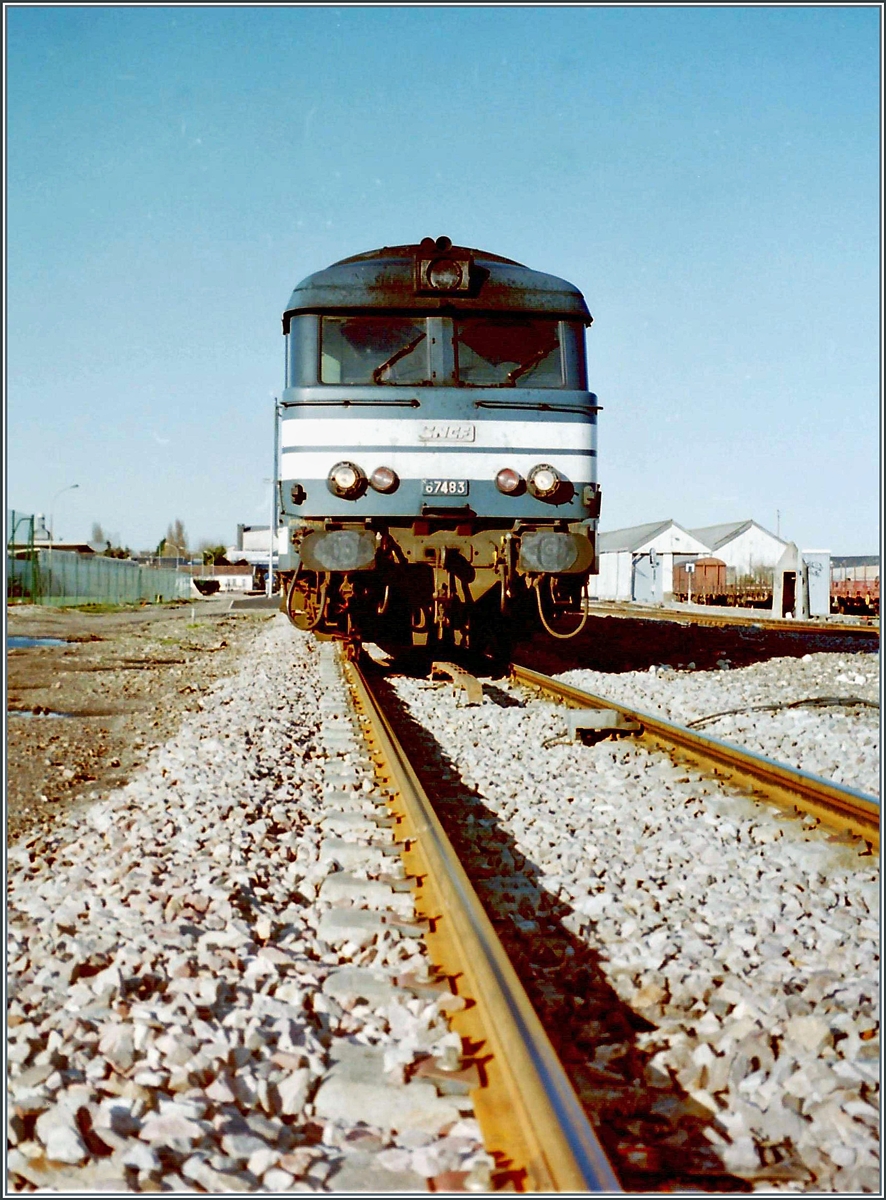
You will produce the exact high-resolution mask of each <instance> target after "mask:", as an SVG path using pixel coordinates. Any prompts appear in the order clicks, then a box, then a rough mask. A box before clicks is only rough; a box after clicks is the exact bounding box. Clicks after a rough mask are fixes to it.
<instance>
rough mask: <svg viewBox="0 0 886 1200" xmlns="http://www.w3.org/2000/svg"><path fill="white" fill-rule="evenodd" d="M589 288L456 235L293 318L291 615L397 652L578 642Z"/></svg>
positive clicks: (376, 264)
mask: <svg viewBox="0 0 886 1200" xmlns="http://www.w3.org/2000/svg"><path fill="white" fill-rule="evenodd" d="M591 320H592V318H591V315H590V313H589V312H588V308H587V305H586V304H585V301H584V298H583V297H582V295H581V293H580V292H579V291H578V289H577V288H575V287H573V286H572V284H569V283H567V282H566V281H565V280H563V279H558V278H556V277H555V276H553V275H546V274H542V273H541V272H538V271H533V270H530V269H529V268H527V267H525V266H523V265H522V264H520V263H517V262H514V261H512V260H511V259H508V258H503V257H501V256H499V255H497V254H490V253H488V252H486V251H484V250H476V249H470V248H468V247H464V246H455V245H453V244H452V242H451V241H450V239H449V238H445V237H439V238H436V239H431V238H425V239H424V240H423V241H422V242H420V243H418V244H414V245H406V246H394V247H385V248H383V249H380V250H371V251H369V252H367V253H365V254H358V255H355V256H354V257H352V258H345V259H342V260H341V261H340V262H337V263H334V264H333V265H332V266H330V267H327V268H326V269H325V270H323V271H319V272H317V273H315V274H313V275H310V276H308V278H307V279H304V280H303V281H302V282H301V283H299V284H298V286H297V287H296V288H295V290H294V291H293V293H292V297H291V298H290V301H289V304H288V306H287V308H286V311H285V312H284V314H283V334H284V337H285V341H286V380H285V390H284V392H283V397H282V403H281V406H280V425H279V439H280V448H279V459H278V485H277V486H278V489H279V491H278V500H279V504H280V513H281V524H282V525H284V526H285V527H286V530H287V547H286V552H285V553H284V554H282V555H281V556H280V562H279V572H280V577H281V596H282V605H283V606H284V607H285V610H286V612H287V613H288V615H289V617H290V619H291V620H292V621H293V623H294V624H295V625H296V626H298V627H299V628H300V629H311V630H314V631H315V632H316V633H317V634H319V635H320V636H321V637H322V636H325V637H339V638H344V639H347V640H349V641H352V642H354V643H359V642H360V641H371V642H375V643H377V644H379V645H380V646H382V647H383V648H385V649H386V650H388V651H389V652H393V653H397V652H398V651H402V650H404V649H407V648H409V647H417V646H434V647H436V646H438V645H439V646H446V645H454V646H462V647H465V648H474V649H479V648H487V649H488V648H499V647H501V648H504V644H505V643H506V640H507V637H508V635H509V634H511V635H513V634H514V633H516V632H517V631H518V630H521V631H522V630H524V629H525V627H526V625H527V623H528V624H529V625H536V626H537V625H538V624H541V625H542V626H543V627H544V628H546V629H548V631H549V632H550V633H552V634H553V635H554V636H560V637H563V636H571V635H572V634H573V633H575V632H577V631H578V628H579V626H580V625H581V623H582V621H583V617H582V605H581V600H582V596H583V595H584V594H585V591H586V584H587V578H588V575H589V573H591V572H593V571H595V570H596V545H595V543H596V530H597V518H598V516H599V512H600V487H599V484H598V482H597V471H596V455H597V446H596V432H597V412H598V408H599V406H598V404H597V398H596V396H595V395H594V393H593V392H589V391H588V390H587V366H586V359H585V328H586V327H588V326H589V325H590V324H591Z"/></svg>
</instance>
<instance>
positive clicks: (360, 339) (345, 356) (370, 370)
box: [320, 317, 430, 384]
mask: <svg viewBox="0 0 886 1200" xmlns="http://www.w3.org/2000/svg"><path fill="white" fill-rule="evenodd" d="M429 378H430V372H429V370H428V339H427V336H426V330H425V321H424V318H422V317H324V318H323V324H322V333H321V346H320V381H321V383H352V384H363V383H407V384H408V383H413V384H414V383H425V382H427V381H428V380H429Z"/></svg>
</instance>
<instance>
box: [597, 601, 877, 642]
mask: <svg viewBox="0 0 886 1200" xmlns="http://www.w3.org/2000/svg"><path fill="white" fill-rule="evenodd" d="M588 615H589V616H592V617H630V618H633V619H636V620H638V621H674V622H676V623H677V624H679V625H737V626H751V627H753V628H756V629H768V630H776V631H777V632H778V633H797V634H807V633H815V634H825V635H826V634H832V635H839V636H841V637H842V636H844V635H850V636H855V637H857V638H859V639H860V640H862V641H870V642H873V641H879V639H880V619H879V617H865V618H863V620H862V621H860V622H859V623H858V624H856V623H854V622H849V621H839V620H836V619H834V618H832V617H831V618H822V619H819V620H816V621H794V620H786V619H785V618H784V617H773V616H772V614H771V613H770V612H769V610H768V609H759V610H757V609H753V610H749V609H728V610H724V609H722V608H721V609H713V610H712V611H710V612H704V611H702V610H701V609H700V608H692V609H690V608H655V607H648V606H643V605H640V604H628V603H626V602H619V601H610V602H606V601H599V600H592V601H591V602H590V604H589V605H588Z"/></svg>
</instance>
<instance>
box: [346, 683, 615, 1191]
mask: <svg viewBox="0 0 886 1200" xmlns="http://www.w3.org/2000/svg"><path fill="white" fill-rule="evenodd" d="M345 672H346V678H347V679H348V682H349V683H350V685H351V688H352V691H353V694H354V697H355V700H356V704H357V709H358V713H359V714H360V720H361V722H362V724H363V726H364V734H365V736H366V738H367V740H368V742H369V744H370V746H371V747H372V751H373V754H374V757H375V759H376V764H377V765H376V771H377V774H378V776H379V779H380V781H381V783H382V785H383V786H384V787H385V788H386V789H387V790H388V792H389V794H390V796H391V804H392V807H393V810H394V812H395V813H396V815H397V820H398V831H397V837H398V840H402V841H403V842H404V843H405V845H406V850H405V852H404V862H405V865H406V869H407V873H408V875H409V876H410V877H412V878H413V879H414V880H416V890H415V894H414V900H415V904H416V909H417V912H418V914H419V915H420V917H421V919H423V920H424V921H426V922H427V923H428V932H427V934H426V939H425V940H426V943H427V946H428V950H429V953H430V955H431V958H432V961H433V963H434V965H435V967H436V968H437V970H438V971H439V972H440V974H441V976H445V977H448V978H449V979H451V980H453V981H454V983H455V986H456V988H457V994H459V995H460V996H462V997H464V998H465V999H466V1000H467V1001H468V1002H469V1003H468V1005H467V1006H466V1007H465V1008H464V1009H462V1010H461V1011H460V1012H458V1013H456V1014H455V1016H454V1017H453V1018H452V1023H453V1027H454V1028H456V1029H457V1030H458V1032H459V1033H460V1034H461V1036H462V1039H463V1042H464V1044H466V1045H471V1046H473V1047H476V1049H477V1051H478V1052H479V1056H480V1057H479V1058H478V1059H477V1060H476V1061H480V1062H482V1066H483V1071H482V1082H481V1083H480V1085H479V1086H478V1087H476V1088H475V1089H474V1091H473V1092H472V1093H471V1095H472V1099H473V1101H474V1111H475V1113H476V1115H477V1117H478V1119H479V1121H480V1125H481V1128H482V1129H483V1132H484V1141H485V1144H486V1148H487V1150H488V1151H489V1152H490V1153H492V1154H493V1155H494V1157H495V1158H496V1161H497V1162H498V1163H499V1164H500V1165H501V1166H502V1170H500V1171H499V1175H498V1182H499V1184H502V1183H504V1182H505V1181H507V1182H509V1183H510V1184H511V1185H512V1186H514V1185H516V1186H518V1187H519V1189H520V1190H528V1191H581V1192H585V1191H590V1192H601V1191H605V1192H612V1191H619V1190H620V1188H619V1184H618V1181H617V1178H616V1175H615V1172H614V1171H613V1168H612V1166H611V1164H610V1162H609V1160H608V1158H607V1156H606V1154H605V1153H604V1151H603V1149H602V1147H601V1145H600V1143H599V1141H598V1139H597V1136H596V1134H595V1133H594V1130H593V1129H592V1127H591V1125H590V1124H589V1122H588V1120H587V1118H586V1116H585V1114H584V1112H583V1110H582V1107H581V1104H580V1102H579V1100H578V1098H577V1097H576V1095H575V1092H574V1090H573V1088H572V1086H571V1084H570V1082H569V1079H568V1077H567V1074H566V1072H565V1071H564V1069H563V1067H562V1066H561V1064H560V1062H559V1060H558V1059H557V1056H556V1054H555V1052H554V1050H553V1047H552V1046H551V1043H550V1040H549V1039H548V1037H547V1035H546V1033H545V1031H544V1029H543V1028H542V1026H541V1023H540V1022H539V1019H538V1017H537V1016H536V1014H535V1011H534V1010H533V1007H532V1005H531V1003H530V1001H529V999H528V997H527V995H526V992H525V990H524V988H523V987H522V985H521V983H520V981H519V979H518V977H517V974H516V972H515V970H514V968H513V966H512V964H511V963H510V961H509V959H508V957H507V954H506V952H505V950H504V949H503V947H502V945H501V943H500V941H499V939H498V937H497V935H496V933H495V930H494V928H493V926H492V923H491V922H490V920H489V917H488V916H487V914H486V912H485V911H484V909H483V906H482V904H481V903H480V900H479V898H478V897H477V894H476V892H475V890H474V888H473V886H472V885H471V882H470V879H469V878H468V875H467V873H466V872H465V869H464V867H463V866H462V865H461V863H460V862H459V859H458V856H457V854H456V852H455V850H454V849H453V846H452V844H451V842H450V841H449V838H448V837H447V835H446V833H445V832H444V829H443V826H442V824H441V822H440V819H439V817H438V816H437V814H436V812H435V810H434V802H433V799H432V797H431V796H429V795H428V794H427V792H426V791H425V788H424V787H423V785H422V783H421V781H420V779H419V776H418V774H417V772H416V770H415V768H414V766H413V765H412V764H411V762H410V760H409V756H408V754H407V752H406V750H405V749H404V747H403V745H402V744H401V742H400V741H399V739H398V738H397V735H396V733H395V732H394V728H393V726H392V724H391V722H390V720H389V719H388V717H387V716H386V714H385V711H384V707H383V704H382V701H381V700H380V699H379V697H378V695H377V694H376V692H375V691H374V690H373V676H372V671H371V668H370V670H369V671H368V672H367V671H364V670H363V669H361V666H360V665H359V663H358V662H354V661H350V662H347V663H346V665H345Z"/></svg>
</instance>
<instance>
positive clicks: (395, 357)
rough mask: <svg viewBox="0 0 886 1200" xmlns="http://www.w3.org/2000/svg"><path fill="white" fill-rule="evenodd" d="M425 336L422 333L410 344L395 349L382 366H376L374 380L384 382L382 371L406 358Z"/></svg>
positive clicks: (374, 381)
mask: <svg viewBox="0 0 886 1200" xmlns="http://www.w3.org/2000/svg"><path fill="white" fill-rule="evenodd" d="M424 336H425V335H424V333H420V334H419V335H418V337H417V338H414V339H413V340H412V341H411V342H409V344H408V345H406V346H401V347H400V349H399V350H395V351H394V353H393V354H392V355H391V357H390V358H386V359H385V361H384V362H383V363H382V364H381V365H380V366H378V367H376V368H375V370H374V371H373V372H372V382H373V383H382V382H383V381H382V379H381V373H382V371H387V369H388V367H392V366H393V365H394V363H398V362H399V361H400V359H401V358H405V357H406V355H407V354H411V353H412V351H413V350H414V349H415V347H416V346H417V345H418V343H419V342H420V341H422V339H423V338H424Z"/></svg>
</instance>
